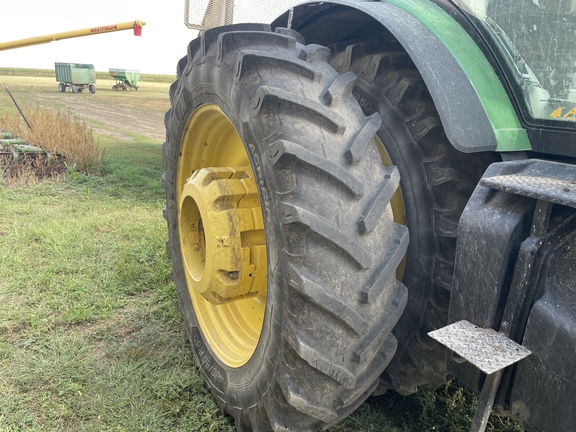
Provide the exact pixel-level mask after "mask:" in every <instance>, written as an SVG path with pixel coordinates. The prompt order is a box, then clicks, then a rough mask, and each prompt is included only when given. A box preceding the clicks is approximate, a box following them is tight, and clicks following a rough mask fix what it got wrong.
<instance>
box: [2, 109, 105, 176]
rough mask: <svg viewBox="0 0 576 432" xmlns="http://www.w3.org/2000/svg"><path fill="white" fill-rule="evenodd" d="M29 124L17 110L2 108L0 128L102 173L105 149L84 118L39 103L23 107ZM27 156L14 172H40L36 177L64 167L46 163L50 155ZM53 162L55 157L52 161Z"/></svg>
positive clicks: (72, 163) (68, 163) (72, 166)
mask: <svg viewBox="0 0 576 432" xmlns="http://www.w3.org/2000/svg"><path fill="white" fill-rule="evenodd" d="M23 111H24V113H25V116H26V119H27V120H28V122H29V123H30V128H28V126H27V125H26V123H25V122H24V121H23V119H22V118H21V117H20V116H19V114H18V113H15V112H12V113H8V112H0V129H3V130H5V131H9V132H11V133H13V134H14V135H17V136H19V137H20V138H22V139H23V140H24V141H26V142H27V143H28V144H30V145H33V146H37V147H41V148H42V149H44V150H46V151H47V152H50V153H53V154H57V155H61V156H62V157H63V158H64V161H65V163H66V166H67V167H68V168H69V169H75V170H78V171H81V172H84V173H86V174H97V173H99V171H100V169H101V167H102V163H103V160H104V151H103V150H102V149H101V148H100V144H99V141H98V140H97V139H95V138H94V136H93V134H92V130H91V129H90V128H88V127H87V126H86V124H85V123H84V122H81V121H80V120H78V119H77V118H76V117H75V116H73V115H71V114H70V113H66V112H60V111H56V112H53V111H50V110H48V109H45V108H44V107H41V106H40V105H36V106H34V107H26V108H25V109H24V110H23ZM44 159H46V160H45V162H46V163H43V159H42V158H40V159H39V158H38V157H30V156H29V157H28V163H23V164H22V166H21V167H20V168H19V169H18V170H16V171H15V172H14V174H15V177H18V174H20V178H25V177H30V171H32V172H35V173H39V174H40V175H37V176H36V177H39V178H43V177H44V176H52V175H51V174H54V173H57V174H60V173H61V171H62V170H61V169H54V167H52V168H50V167H47V165H49V164H48V163H47V162H48V161H49V158H44ZM51 162H53V161H51Z"/></svg>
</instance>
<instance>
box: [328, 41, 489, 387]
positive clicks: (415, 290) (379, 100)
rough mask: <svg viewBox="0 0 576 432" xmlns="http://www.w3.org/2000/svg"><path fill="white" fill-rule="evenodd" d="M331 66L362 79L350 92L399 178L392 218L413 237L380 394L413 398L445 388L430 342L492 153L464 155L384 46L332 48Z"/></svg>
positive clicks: (399, 57) (414, 76)
mask: <svg viewBox="0 0 576 432" xmlns="http://www.w3.org/2000/svg"><path fill="white" fill-rule="evenodd" d="M331 48H332V50H333V51H334V55H333V57H332V60H331V65H332V66H334V67H335V69H336V70H337V71H338V72H339V73H341V74H346V73H349V72H350V71H352V72H353V73H355V74H356V75H357V76H358V80H357V81H356V84H355V87H354V90H353V93H354V96H355V97H356V99H357V100H358V102H359V104H360V105H361V106H362V109H363V110H364V113H365V114H366V115H373V114H375V113H379V114H380V116H381V117H382V118H383V119H384V120H383V122H382V126H381V128H380V129H379V131H378V133H377V136H378V138H379V139H378V141H379V143H378V144H379V147H380V151H381V153H382V156H383V161H384V164H385V165H388V164H390V165H395V166H397V167H398V169H399V171H400V176H401V180H400V191H399V192H398V194H397V196H395V197H394V198H393V211H394V218H395V220H396V222H398V223H404V224H406V225H407V226H408V228H409V230H410V245H409V247H408V252H407V255H406V258H405V261H404V263H403V266H402V267H403V275H402V274H399V278H401V279H402V282H403V283H404V285H405V286H406V287H407V288H408V292H409V295H408V303H407V306H406V309H405V311H404V314H403V316H402V318H401V319H400V321H399V323H398V324H397V326H396V327H395V328H394V332H393V333H394V335H395V336H396V337H397V339H398V343H399V346H398V353H397V355H396V357H395V358H394V360H393V361H392V362H391V364H390V365H389V367H388V368H387V369H386V372H385V373H384V374H383V376H382V383H381V386H380V388H379V389H378V393H381V392H384V391H386V390H387V389H394V390H396V391H398V392H399V393H401V394H410V393H414V392H415V391H416V390H417V389H418V387H419V386H436V385H440V384H442V383H444V382H445V381H446V366H445V364H446V351H445V348H444V347H443V346H441V345H440V344H438V343H436V342H435V341H433V340H432V339H431V338H430V337H428V336H427V333H428V332H429V331H431V330H434V329H437V328H440V327H443V326H444V325H446V324H447V314H448V304H449V299H450V286H451V283H452V274H453V269H454V259H455V249H456V235H457V229H458V221H459V219H460V215H461V214H462V211H463V209H464V207H465V205H466V203H467V201H468V199H469V197H470V195H471V194H472V192H473V190H474V188H475V187H476V185H477V183H478V180H479V179H480V178H481V176H482V173H483V172H484V171H485V169H486V167H487V166H488V165H489V164H490V163H492V162H494V161H495V158H494V156H493V155H491V154H486V153H483V154H471V155H467V154H463V153H460V152H458V151H457V150H455V149H454V148H453V147H452V145H451V144H450V143H449V142H448V140H447V138H446V135H445V134H444V130H443V128H442V124H441V122H440V119H439V117H438V113H437V111H436V108H435V106H434V102H433V101H432V98H431V97H430V94H429V92H428V90H427V88H426V85H425V84H424V82H423V80H422V78H421V76H420V74H419V73H418V70H417V69H416V67H415V65H414V64H413V62H412V61H411V59H410V58H409V57H408V55H407V54H406V53H405V52H404V51H402V50H401V49H399V47H398V46H397V45H396V46H390V47H386V45H383V44H382V43H369V42H368V43H356V44H342V45H339V46H334V47H331Z"/></svg>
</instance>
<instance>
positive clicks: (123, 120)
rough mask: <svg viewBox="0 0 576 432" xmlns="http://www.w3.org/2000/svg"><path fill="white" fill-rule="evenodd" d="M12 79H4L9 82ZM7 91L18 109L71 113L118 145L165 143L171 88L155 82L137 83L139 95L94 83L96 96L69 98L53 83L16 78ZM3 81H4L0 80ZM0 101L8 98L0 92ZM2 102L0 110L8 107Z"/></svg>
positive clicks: (109, 84)
mask: <svg viewBox="0 0 576 432" xmlns="http://www.w3.org/2000/svg"><path fill="white" fill-rule="evenodd" d="M10 78H12V77H6V80H8V81H10ZM17 78H18V79H16V80H12V82H10V83H8V82H7V84H8V87H9V89H10V91H11V92H12V94H13V95H14V97H15V98H16V100H17V101H18V103H19V104H20V105H23V106H24V105H26V104H29V105H35V104H39V105H41V106H46V107H48V108H50V109H60V110H64V111H67V112H70V113H71V114H73V115H74V116H76V117H78V118H79V119H81V120H83V121H85V122H86V124H87V125H88V126H89V127H90V128H92V130H93V131H94V132H95V133H97V134H99V135H102V136H109V137H111V138H112V139H115V140H119V141H132V140H134V139H138V137H146V138H149V139H151V140H153V141H160V142H162V141H164V138H165V130H164V114H165V113H166V111H167V110H168V109H169V108H170V101H169V96H168V91H169V87H170V84H168V83H156V82H142V83H140V84H139V85H140V87H141V89H142V90H141V91H139V92H137V91H114V90H112V85H113V84H114V81H111V80H99V81H97V82H96V93H95V94H90V93H89V92H88V91H83V92H81V93H76V94H72V93H70V92H63V93H61V92H59V91H58V88H57V83H56V82H55V81H54V79H53V78H52V79H49V78H40V77H17ZM0 79H2V80H3V81H5V77H0ZM2 93H4V94H2V95H1V96H0V98H2V99H5V97H6V98H7V96H8V95H7V94H6V93H5V92H2ZM10 105H11V102H5V101H3V103H2V104H0V108H1V107H6V109H14V107H13V106H12V107H10Z"/></svg>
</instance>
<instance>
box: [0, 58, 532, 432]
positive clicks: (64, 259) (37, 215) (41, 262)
mask: <svg viewBox="0 0 576 432" xmlns="http://www.w3.org/2000/svg"><path fill="white" fill-rule="evenodd" d="M43 75H48V76H43ZM174 78H175V77H166V76H144V77H143V79H142V80H141V82H140V83H139V85H140V87H141V89H142V91H140V92H135V91H129V92H124V91H113V90H112V88H111V87H112V85H113V84H114V80H113V79H111V78H106V77H105V76H102V75H99V77H98V79H97V83H96V93H95V94H90V93H87V92H83V93H77V94H72V93H68V92H65V93H60V92H59V91H58V88H57V82H56V81H55V79H54V77H53V75H52V76H50V72H49V71H44V72H41V71H38V72H34V71H29V70H26V71H20V70H18V71H14V70H3V69H2V68H0V84H2V83H4V84H6V86H7V87H8V88H9V90H10V92H11V93H12V95H13V96H14V98H15V99H16V101H17V102H18V104H19V105H20V107H21V108H22V109H23V111H24V113H26V110H27V109H28V108H29V107H41V109H46V110H51V111H54V112H62V113H68V114H70V115H72V116H76V117H77V118H78V119H79V120H81V121H83V122H85V123H86V125H87V126H88V127H90V128H91V129H92V131H93V133H94V136H95V137H96V139H97V140H98V141H99V143H100V146H101V148H102V149H103V150H105V154H106V156H105V159H104V164H103V166H102V168H101V171H100V173H99V174H98V175H86V174H82V173H79V172H76V171H74V170H69V171H67V172H66V173H65V174H64V175H62V176H61V177H58V178H56V179H50V180H44V181H41V182H36V183H32V184H25V185H18V186H13V185H6V184H4V182H3V181H2V179H0V389H1V390H0V432H8V431H10V432H11V431H52V430H58V431H127V432H128V431H129V432H132V431H182V432H183V431H211V432H224V431H226V432H231V431H234V430H236V429H235V426H234V423H233V421H232V420H231V419H230V418H229V417H226V416H223V415H222V414H221V413H220V411H219V409H218V407H217V405H216V403H215V402H214V400H213V399H212V397H211V396H210V394H209V393H208V392H207V391H206V390H205V388H204V386H203V384H202V382H201V379H200V377H199V376H198V374H197V373H196V371H195V367H194V362H193V359H192V354H191V351H190V349H189V348H188V345H187V341H186V340H185V337H184V332H183V329H182V324H181V317H180V314H179V311H178V308H177V304H176V293H175V288H174V285H173V284H172V282H171V280H170V273H171V265H170V260H169V257H168V255H167V252H166V249H165V241H166V227H165V222H164V219H163V217H162V207H163V204H164V191H163V188H162V184H161V176H162V173H163V171H164V161H163V158H162V152H161V147H162V142H163V140H164V123H163V121H164V114H165V112H166V111H167V110H168V109H169V106H170V102H169V97H168V91H169V87H170V83H171V80H172V79H174ZM6 111H9V112H15V107H14V104H13V102H12V100H11V99H10V97H9V96H8V93H7V92H6V91H5V89H4V85H2V86H1V88H0V112H6ZM474 404H475V397H474V395H472V394H470V393H468V392H466V391H464V390H463V389H461V388H460V387H458V386H457V384H456V383H450V384H449V385H447V386H445V387H442V388H439V389H436V390H427V391H421V392H419V393H417V394H416V395H412V396H409V397H400V396H398V395H393V394H390V395H389V394H386V395H384V396H380V397H376V398H370V399H369V400H368V402H367V403H365V404H364V405H363V406H362V407H360V409H359V410H358V411H357V412H356V413H355V414H354V415H353V416H351V417H350V418H348V419H347V420H345V421H344V422H343V423H342V424H339V425H337V426H335V427H334V428H332V429H330V430H331V432H376V431H378V432H420V431H433V430H434V431H442V432H460V431H467V430H468V428H469V425H470V421H471V416H472V415H473V412H474ZM488 430H489V431H502V432H519V431H522V429H521V428H519V427H518V426H516V425H515V424H513V423H512V422H510V421H507V420H505V419H502V418H500V417H498V416H494V415H493V416H492V420H491V422H490V424H489V427H488Z"/></svg>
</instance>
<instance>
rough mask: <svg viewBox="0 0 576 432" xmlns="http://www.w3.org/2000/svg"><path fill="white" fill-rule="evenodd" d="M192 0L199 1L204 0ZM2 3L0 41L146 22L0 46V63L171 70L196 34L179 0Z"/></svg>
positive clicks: (279, 0) (258, 0) (258, 3)
mask: <svg viewBox="0 0 576 432" xmlns="http://www.w3.org/2000/svg"><path fill="white" fill-rule="evenodd" d="M194 1H195V2H196V4H201V3H203V2H205V1H207V0H194ZM242 1H246V2H249V3H250V4H251V5H253V6H257V7H258V8H259V9H261V8H262V5H263V3H262V0H239V2H238V1H237V3H236V4H237V7H240V6H241V5H240V6H239V3H242ZM270 3H274V4H281V3H283V4H287V3H289V4H295V3H298V1H296V0H292V1H291V0H275V1H273V0H268V1H267V2H266V3H264V4H270ZM1 9H2V13H1V19H0V42H10V41H14V40H18V39H23V38H28V37H34V36H45V35H49V34H53V33H59V32H65V31H70V30H79V29H85V28H91V27H100V26H104V25H110V24H118V23H123V22H127V21H134V20H142V21H144V22H146V25H145V26H144V28H143V30H142V36H141V37H136V36H134V35H133V32H132V30H125V31H118V32H114V33H107V34H98V35H94V36H85V37H80V38H74V39H65V40H61V41H55V42H51V43H49V44H42V45H36V46H30V47H23V48H17V49H12V50H6V51H0V67H25V68H41V69H53V68H54V63H55V62H65V63H91V64H93V65H94V67H95V68H96V70H97V71H105V72H106V71H108V69H109V68H114V69H136V70H139V71H140V72H142V73H159V74H175V73H176V64H177V63H178V60H180V58H182V57H183V56H184V55H186V47H187V46H188V43H189V42H190V41H191V40H192V39H194V38H195V37H196V35H197V32H196V31H195V30H190V29H188V28H187V27H186V26H185V25H184V0H163V1H161V2H157V1H145V0H97V1H84V0H2V7H1ZM282 10H285V9H284V8H282ZM276 15H277V13H276V12H275V13H274V15H272V16H276ZM255 21H259V22H264V21H263V19H256V20H255ZM267 22H269V21H267Z"/></svg>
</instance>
